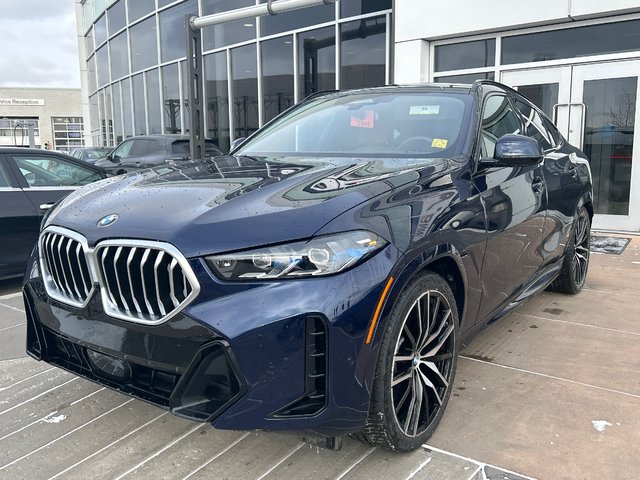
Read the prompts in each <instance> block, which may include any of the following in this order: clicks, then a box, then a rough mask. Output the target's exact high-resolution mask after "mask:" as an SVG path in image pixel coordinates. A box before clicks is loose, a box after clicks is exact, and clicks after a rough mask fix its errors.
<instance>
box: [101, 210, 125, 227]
mask: <svg viewBox="0 0 640 480" xmlns="http://www.w3.org/2000/svg"><path fill="white" fill-rule="evenodd" d="M118 218H120V215H118V214H117V213H112V214H110V215H107V216H105V217H102V218H101V219H100V220H98V226H99V227H108V226H109V225H113V224H114V223H116V221H117V220H118Z"/></svg>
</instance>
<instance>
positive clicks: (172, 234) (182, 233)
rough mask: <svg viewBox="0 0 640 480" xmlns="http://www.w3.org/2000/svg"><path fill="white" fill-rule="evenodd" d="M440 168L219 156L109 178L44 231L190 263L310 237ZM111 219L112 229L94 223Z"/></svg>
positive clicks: (426, 163)
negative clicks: (164, 247) (153, 245)
mask: <svg viewBox="0 0 640 480" xmlns="http://www.w3.org/2000/svg"><path fill="white" fill-rule="evenodd" d="M449 164H450V161H449V160H447V159H433V158H432V159H407V158H402V159H398V158H375V159H372V158H364V159H363V158H340V157H338V158H308V157H307V158H301V157H269V158H267V157H233V156H223V157H218V158H215V159H209V160H202V161H197V162H186V163H182V164H181V165H180V166H177V165H163V166H161V167H157V168H153V169H149V170H144V171H141V172H136V173H132V174H129V175H126V176H120V177H113V178H110V179H107V180H103V181H101V182H97V183H94V184H91V185H88V186H86V187H83V188H81V189H79V190H77V191H76V192H74V193H73V194H71V195H69V196H68V197H66V198H65V199H64V200H63V201H62V202H61V204H60V205H59V207H58V208H56V209H55V210H54V211H53V212H51V215H50V216H49V217H48V219H47V221H46V225H57V226H62V227H66V228H69V229H72V230H75V231H77V232H79V233H81V234H83V235H84V236H85V237H86V238H87V240H88V242H89V245H94V244H95V243H96V242H98V241H100V240H102V239H106V238H136V239H146V240H159V241H166V242H169V243H171V244H173V245H174V246H176V247H178V248H179V249H180V250H181V251H182V252H183V254H184V255H185V256H187V257H196V256H202V255H205V254H213V253H219V252H225V251H231V250H239V249H244V248H250V247H255V246H260V245H267V244H273V243H279V242H286V241H290V240H297V239H302V238H308V237H311V236H313V234H314V233H315V232H317V231H318V230H319V229H320V228H322V227H323V226H324V225H326V224H327V223H328V222H330V221H331V220H332V219H334V218H335V217H337V216H338V215H340V214H342V213H344V212H346V211H347V210H349V209H351V208H353V207H355V206H357V205H359V204H361V203H363V202H366V201H368V200H370V199H372V198H375V197H377V196H379V195H381V194H383V193H386V192H388V191H390V190H392V189H394V188H397V187H399V186H402V185H406V184H407V183H410V182H415V181H416V179H417V178H418V177H421V178H423V179H424V178H425V176H427V177H431V176H438V175H442V174H445V173H446V172H447V171H448V169H449ZM114 213H117V214H118V215H119V218H118V220H117V221H115V222H113V223H112V224H111V225H109V226H106V227H99V226H98V221H99V220H100V219H101V218H103V217H105V216H107V215H111V214H114Z"/></svg>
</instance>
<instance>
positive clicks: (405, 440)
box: [355, 272, 459, 452]
mask: <svg viewBox="0 0 640 480" xmlns="http://www.w3.org/2000/svg"><path fill="white" fill-rule="evenodd" d="M427 305H428V306H429V309H427V308H426V307H427ZM427 312H429V313H428V314H427ZM433 319H435V321H433ZM425 324H426V325H425ZM425 326H427V328H426V329H425V328H424V327H425ZM419 329H421V330H419ZM416 338H417V345H418V347H417V348H416V346H415V345H416ZM420 345H422V346H420ZM458 348H459V319H458V311H457V308H456V302H455V298H454V296H453V292H452V291H451V288H450V287H449V285H448V284H447V282H446V281H445V280H444V279H442V277H440V276H438V275H436V274H435V273H431V272H426V273H423V274H421V275H420V276H419V277H417V278H416V279H414V280H413V281H412V282H411V283H410V284H409V285H407V287H405V289H404V290H403V291H402V293H401V294H400V296H399V298H398V300H397V301H396V304H395V305H394V307H393V310H392V312H391V314H390V316H389V318H388V320H387V322H386V324H385V327H384V333H383V336H382V343H381V347H380V354H379V356H378V362H377V365H376V371H375V378H374V384H373V391H372V394H371V402H370V407H369V416H368V419H367V423H366V424H365V427H364V429H363V430H362V431H361V432H359V433H357V434H355V437H356V438H358V439H359V440H361V441H364V442H365V443H369V444H371V445H374V446H378V447H382V448H385V449H387V450H392V451H395V452H410V451H412V450H415V449H416V448H419V447H420V446H421V445H422V444H423V443H424V442H425V441H426V440H427V439H428V438H429V437H430V436H431V435H432V433H433V432H434V431H435V429H436V427H437V426H438V424H439V423H440V419H441V418H442V415H443V413H444V410H445V408H446V406H447V402H448V401H449V397H450V396H451V389H452V384H453V380H454V377H455V371H456V365H457V359H458ZM416 350H417V352H421V353H422V355H421V356H420V357H418V356H417V355H416ZM392 383H395V384H392Z"/></svg>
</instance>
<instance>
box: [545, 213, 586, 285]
mask: <svg viewBox="0 0 640 480" xmlns="http://www.w3.org/2000/svg"><path fill="white" fill-rule="evenodd" d="M590 245H591V219H590V217H589V212H588V211H587V209H586V208H584V207H581V208H580V209H579V210H578V213H577V214H576V218H575V219H574V221H573V230H572V231H571V235H570V237H569V241H568V243H567V247H566V249H565V253H564V259H563V261H562V268H561V270H560V273H559V274H558V277H557V278H556V279H555V280H554V281H553V283H552V284H551V286H550V287H549V290H552V291H554V292H560V293H578V292H579V291H580V290H581V289H582V287H583V286H584V283H585V280H586V279H587V272H588V271H589V252H590V250H589V247H590Z"/></svg>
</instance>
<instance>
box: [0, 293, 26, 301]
mask: <svg viewBox="0 0 640 480" xmlns="http://www.w3.org/2000/svg"><path fill="white" fill-rule="evenodd" d="M20 295H22V292H16V293H8V294H6V295H0V300H9V299H10V298H16V297H19V296H20Z"/></svg>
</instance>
